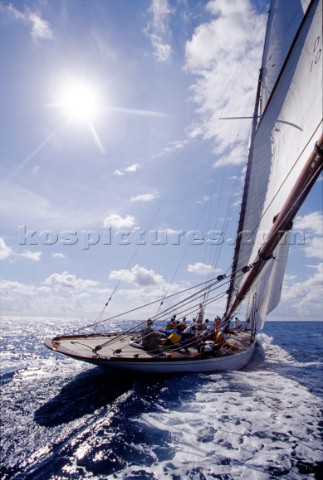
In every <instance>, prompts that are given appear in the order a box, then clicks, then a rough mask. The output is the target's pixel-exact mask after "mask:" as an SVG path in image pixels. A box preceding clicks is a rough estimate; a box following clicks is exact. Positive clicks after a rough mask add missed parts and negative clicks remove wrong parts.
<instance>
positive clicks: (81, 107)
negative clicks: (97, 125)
mask: <svg viewBox="0 0 323 480" xmlns="http://www.w3.org/2000/svg"><path fill="white" fill-rule="evenodd" d="M58 104H59V106H60V107H61V108H62V109H63V111H64V114H65V115H66V117H67V118H68V119H69V120H72V121H76V122H79V121H80V122H83V121H86V122H90V121H91V120H93V119H94V117H95V116H97V114H98V111H99V107H100V103H99V99H98V96H97V93H96V91H95V90H94V88H93V87H92V86H91V85H89V84H87V83H85V82H81V81H74V82H70V83H68V84H66V85H64V87H63V88H62V90H61V93H60V97H59V102H58Z"/></svg>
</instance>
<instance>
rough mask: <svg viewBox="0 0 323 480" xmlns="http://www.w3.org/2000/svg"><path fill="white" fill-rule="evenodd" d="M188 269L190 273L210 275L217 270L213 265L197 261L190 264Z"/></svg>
mask: <svg viewBox="0 0 323 480" xmlns="http://www.w3.org/2000/svg"><path fill="white" fill-rule="evenodd" d="M187 271H188V272H190V273H195V274H196V275H208V274H210V273H214V272H216V271H217V270H216V269H215V268H214V267H213V266H212V265H206V264H205V263H201V262H196V263H194V265H192V264H189V265H188V267H187Z"/></svg>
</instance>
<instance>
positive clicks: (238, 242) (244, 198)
mask: <svg viewBox="0 0 323 480" xmlns="http://www.w3.org/2000/svg"><path fill="white" fill-rule="evenodd" d="M262 72H263V70H262V68H261V69H260V71H259V75H258V86H257V93H256V101H255V108H254V114H253V117H252V118H253V121H252V128H251V136H250V145H249V154H248V161H247V170H246V176H245V182H244V187H243V194H242V202H241V209H240V217H239V223H238V230H237V240H236V244H235V248H234V254H233V262H232V275H231V280H230V285H229V289H228V298H227V307H226V309H228V308H229V305H230V303H231V297H232V292H233V291H234V282H235V276H236V275H235V274H236V270H237V264H238V257H239V251H240V247H241V235H240V233H241V231H242V229H243V223H244V219H245V214H246V205H247V197H248V191H249V183H250V171H251V163H252V155H253V145H254V139H255V133H256V129H257V119H258V109H259V102H260V92H261V82H262Z"/></svg>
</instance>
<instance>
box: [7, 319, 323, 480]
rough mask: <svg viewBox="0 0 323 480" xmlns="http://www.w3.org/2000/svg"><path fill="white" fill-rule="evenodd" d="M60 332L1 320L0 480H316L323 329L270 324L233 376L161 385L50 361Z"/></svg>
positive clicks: (319, 473) (52, 325) (57, 358)
mask: <svg viewBox="0 0 323 480" xmlns="http://www.w3.org/2000/svg"><path fill="white" fill-rule="evenodd" d="M66 324H67V322H66V321H65V322H64V321H63V320H57V319H51V318H38V319H32V318H20V319H19V318H4V319H2V322H1V333H2V335H1V337H2V349H1V389H2V395H1V411H2V429H1V443H2V462H1V479H3V480H9V479H14V480H27V479H28V480H63V479H64V480H65V479H75V480H76V479H77V480H79V479H91V480H107V479H123V480H164V479H169V480H205V479H222V480H233V479H234V480H235V479H240V480H241V479H247V480H267V479H277V478H282V479H288V480H298V479H306V480H307V479H322V478H323V447H322V429H323V421H322V420H323V419H322V407H323V385H322V383H323V382H322V379H323V365H322V352H323V322H268V323H267V324H266V327H265V329H264V330H263V332H261V333H259V334H258V343H257V347H256V351H255V354H254V357H253V359H252V361H251V362H250V364H249V365H248V366H247V367H246V368H245V369H243V370H241V371H239V372H225V373H213V374H194V375H174V376H168V377H167V376H162V377H157V378H156V377H155V378H154V377H139V376H138V377H136V376H127V375H123V374H117V375H116V374H111V373H109V372H108V371H106V370H104V369H102V368H99V367H94V366H90V365H86V364H83V363H80V362H77V361H74V360H71V359H68V358H67V357H63V356H61V355H59V354H55V353H54V352H51V351H49V350H47V349H46V347H44V346H43V344H42V341H43V339H44V337H45V336H53V335H55V334H58V333H62V332H63V331H64V329H65V326H66ZM77 324H78V322H77V321H76V320H73V321H70V326H71V328H72V327H75V326H76V325H77Z"/></svg>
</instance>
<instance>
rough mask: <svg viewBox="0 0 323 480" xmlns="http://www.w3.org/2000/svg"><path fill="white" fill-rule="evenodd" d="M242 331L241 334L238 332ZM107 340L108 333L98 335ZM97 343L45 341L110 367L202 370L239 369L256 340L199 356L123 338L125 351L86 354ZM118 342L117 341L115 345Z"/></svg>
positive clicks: (71, 354)
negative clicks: (156, 351)
mask: <svg viewBox="0 0 323 480" xmlns="http://www.w3.org/2000/svg"><path fill="white" fill-rule="evenodd" d="M241 335H243V334H241ZM248 335H249V334H248ZM100 338H101V342H102V339H104V340H105V341H107V338H109V337H107V336H106V337H100ZM97 344H98V336H96V335H93V336H88V337H81V338H80V337H57V338H55V339H46V340H45V345H46V346H47V347H48V348H50V349H52V350H54V351H57V352H59V353H62V354H63V355H67V356H69V357H72V358H74V359H75V360H80V361H83V362H87V363H91V364H94V365H99V366H102V367H107V368H109V369H110V370H116V371H126V372H134V373H148V374H150V373H153V374H163V373H205V372H215V371H224V370H240V369H241V368H243V367H245V366H246V365H247V364H248V362H249V361H250V359H251V357H252V355H253V352H254V348H255V341H254V342H252V343H251V344H250V342H249V343H248V344H247V345H244V346H243V347H242V348H241V349H240V350H238V351H235V352H234V353H229V352H228V353H221V354H217V355H215V356H209V357H206V358H201V357H200V356H199V355H198V354H197V352H196V350H193V349H190V353H189V354H183V353H178V352H177V353H174V354H170V355H165V356H152V355H149V353H148V352H145V351H143V350H138V349H135V348H132V347H131V346H129V345H128V344H126V345H125V342H123V344H122V348H123V349H124V350H126V353H123V352H120V353H116V350H118V349H116V348H115V343H113V348H114V350H113V351H112V350H111V347H110V349H109V347H107V349H108V351H106V352H104V349H102V350H100V354H94V352H92V353H93V354H92V353H91V354H89V349H91V348H94V347H95V346H96V345H97ZM118 346H119V345H118Z"/></svg>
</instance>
